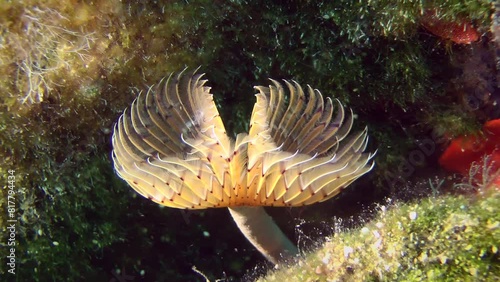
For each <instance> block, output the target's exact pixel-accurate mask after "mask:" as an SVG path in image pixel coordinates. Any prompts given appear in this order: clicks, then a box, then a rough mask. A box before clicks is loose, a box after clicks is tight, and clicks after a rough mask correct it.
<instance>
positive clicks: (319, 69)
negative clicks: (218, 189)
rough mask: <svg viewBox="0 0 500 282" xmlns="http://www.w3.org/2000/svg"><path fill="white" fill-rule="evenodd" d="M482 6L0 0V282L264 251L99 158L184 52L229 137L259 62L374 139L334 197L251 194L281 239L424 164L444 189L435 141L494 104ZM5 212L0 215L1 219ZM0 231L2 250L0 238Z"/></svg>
mask: <svg viewBox="0 0 500 282" xmlns="http://www.w3.org/2000/svg"><path fill="white" fill-rule="evenodd" d="M493 4H494V3H492V2H491V1H488V0H480V1H478V0H466V1H462V0H448V1H437V2H436V1H434V2H429V1H406V0H405V1H395V0H382V1H368V0H366V1H348V0H345V1H344V0H342V1H288V2H287V3H286V4H283V3H277V2H270V1H245V0H241V1H239V0H236V1H225V2H214V1H207V0H193V1H130V0H124V1H116V0H110V1H104V0H98V1H87V0H84V1H74V0H62V1H59V0H58V1H55V0H44V1H41V0H26V1H19V0H15V1H2V3H1V5H0V90H1V91H0V182H2V183H4V185H8V184H9V182H8V181H9V176H11V174H9V171H10V172H11V173H12V175H15V185H11V187H13V188H12V189H2V197H0V204H1V206H2V208H7V207H8V204H9V203H8V200H7V196H8V193H9V191H13V192H15V201H14V203H15V207H14V209H15V212H14V213H13V215H14V216H15V217H17V225H16V231H17V233H16V249H15V255H16V264H17V270H19V271H18V272H17V273H16V276H7V277H8V279H10V278H12V279H15V280H18V281H25V280H33V281H63V280H64V281H78V280H91V279H94V280H97V281H108V280H110V279H115V280H119V279H121V278H123V277H122V276H125V277H129V276H133V277H134V278H135V279H136V280H139V279H144V280H149V281H186V280H196V279H201V278H200V276H199V274H198V273H196V272H194V271H193V270H192V267H193V266H196V268H197V269H198V270H199V271H201V272H203V273H204V274H205V275H206V276H207V277H208V278H210V279H217V278H224V279H227V280H238V279H240V278H241V277H243V276H245V273H246V272H247V271H248V272H254V271H255V272H259V271H263V270H262V269H265V268H267V267H268V266H269V264H268V262H267V261H266V260H265V259H264V258H263V257H262V255H261V254H260V253H259V252H258V251H256V250H255V248H253V247H252V246H251V244H250V243H248V242H247V241H246V240H245V239H244V238H243V236H242V235H240V233H239V231H238V230H237V228H236V226H235V225H234V224H227V223H228V222H231V220H232V219H231V218H230V216H229V215H228V213H227V211H225V210H223V209H206V210H202V211H185V210H176V209H167V208H162V207H161V206H159V205H157V204H155V203H153V202H151V201H144V200H143V199H142V198H141V197H139V196H138V194H137V193H135V192H134V191H133V190H132V189H130V188H129V187H128V185H127V184H126V183H124V182H123V181H121V180H120V179H119V178H118V177H117V176H116V175H115V173H114V172H113V161H112V157H111V152H112V144H111V137H112V133H113V128H114V124H115V122H116V120H117V119H118V118H119V116H120V115H121V114H122V111H123V109H125V108H126V107H127V106H128V105H130V104H131V103H132V101H133V100H134V99H136V98H137V97H138V96H139V95H141V97H143V96H144V95H145V92H146V91H147V90H148V89H149V88H150V87H151V85H155V84H156V83H157V82H158V81H160V80H161V79H162V78H164V77H165V75H167V74H169V73H172V72H174V71H177V70H180V69H184V68H185V67H188V68H189V69H194V68H196V67H198V66H200V65H201V66H204V67H207V69H205V71H206V72H207V75H206V77H207V79H209V80H210V84H211V86H213V89H214V90H216V91H214V96H213V101H214V103H215V105H216V107H217V110H218V112H219V114H220V116H221V119H222V120H223V121H224V128H225V130H226V133H227V136H228V138H232V139H233V140H236V137H237V136H238V134H239V133H242V132H249V127H250V124H249V121H250V118H251V115H252V110H253V107H252V106H253V105H254V104H255V101H256V100H255V96H254V94H255V93H254V92H252V86H253V85H267V83H268V82H267V81H266V78H268V77H273V78H275V79H276V81H282V79H285V80H288V81H290V80H291V79H295V80H297V81H301V82H307V83H310V84H311V85H313V86H314V87H316V88H318V89H321V90H322V91H323V95H324V96H323V99H325V100H327V99H328V98H330V99H331V98H333V97H335V98H338V99H339V100H340V101H342V103H343V104H344V106H348V107H349V108H352V109H353V112H354V113H356V114H355V115H353V116H352V119H353V120H354V122H353V127H352V129H351V130H352V132H362V131H363V127H364V126H367V127H368V128H370V142H369V143H368V144H367V147H366V151H367V152H373V151H375V149H376V148H378V151H377V159H376V161H377V166H376V169H373V170H372V171H371V173H370V174H368V175H365V176H364V177H361V178H359V179H358V180H356V181H355V182H354V183H352V184H351V185H350V188H349V189H346V190H345V191H344V192H343V193H340V194H339V195H338V198H337V197H336V199H330V200H328V201H325V202H323V203H318V204H315V205H311V206H305V207H300V208H299V207H298V208H291V209H289V208H280V209H273V208H266V212H267V213H269V214H270V215H272V217H273V219H274V221H275V222H276V224H277V225H279V226H280V228H281V230H282V231H283V233H284V234H285V235H286V236H287V237H288V238H290V241H291V242H293V243H295V242H297V241H298V240H299V234H302V233H304V232H305V233H307V232H309V231H311V230H310V229H308V228H306V227H303V228H296V227H295V226H296V224H297V221H300V222H302V221H304V222H307V225H312V226H315V227H317V226H318V225H320V224H321V222H323V221H325V220H328V219H331V218H334V217H343V218H350V217H352V216H355V215H356V214H358V212H359V210H360V209H363V205H366V206H371V205H373V204H375V203H376V202H379V201H383V199H384V198H385V197H388V196H390V197H392V198H402V199H410V198H412V197H414V196H415V195H417V196H418V197H424V196H429V195H430V194H432V193H430V192H429V188H428V187H427V188H426V186H425V185H420V183H423V182H427V179H430V178H432V179H437V178H439V179H441V178H444V177H447V178H446V179H448V178H452V177H454V179H455V181H454V182H452V181H445V184H443V186H446V187H442V188H443V189H446V190H447V191H448V190H451V191H455V190H453V183H462V180H461V177H465V178H468V176H467V175H461V174H457V175H453V174H452V172H448V171H445V170H444V169H442V168H441V167H440V165H439V162H438V159H439V156H440V155H441V153H442V152H443V151H444V150H445V149H446V147H447V146H448V142H449V141H451V140H452V139H453V138H455V137H457V136H465V135H470V134H471V133H474V132H478V131H479V130H480V128H481V125H483V124H485V123H486V122H488V121H491V120H495V119H498V118H500V110H499V105H500V97H499V94H498V93H499V92H498V81H500V79H498V77H499V76H498V71H497V69H498V66H500V65H498V64H495V62H498V61H499V58H498V55H497V54H498V52H497V50H498V48H499V47H498V46H500V45H499V44H498V42H500V40H498V38H499V37H498V30H499V28H498V26H499V24H498V22H499V21H498V18H499V17H498V16H494V14H493V13H494V12H495V11H498V7H496V8H495V7H494V6H493ZM427 10H433V11H435V15H434V16H435V17H436V18H437V19H439V21H440V22H446V23H453V24H458V25H463V26H467V27H471V28H472V29H473V30H475V31H477V35H478V38H477V41H471V42H470V43H469V44H458V43H455V42H453V40H452V39H453V38H451V37H450V36H449V35H446V34H444V35H443V34H436V33H433V32H432V31H431V30H429V28H428V27H427V28H426V27H425V26H424V25H425V23H423V22H422V20H423V15H424V14H425V11H427ZM492 15H493V17H492ZM472 29H471V30H472ZM473 39H474V38H473ZM450 41H451V42H450ZM208 66H209V67H208ZM304 88H305V87H304ZM141 92H144V93H143V94H140V93H141ZM257 92H258V90H257ZM332 101H334V100H332ZM333 104H335V103H333ZM345 141H347V140H345ZM429 141H431V142H429ZM422 144H426V146H427V147H424V146H422ZM429 144H432V145H433V146H432V147H431V146H429ZM422 148H427V149H429V148H430V149H429V150H427V149H425V150H423V149H422ZM415 152H417V154H416V153H415ZM418 152H420V153H418ZM417 155H418V156H422V155H423V156H424V157H423V158H421V159H415V158H414V156H417ZM490 159H491V158H490ZM415 160H417V161H415ZM388 174H390V175H392V176H394V177H393V178H392V179H393V180H394V181H388V179H387V177H386V176H387V175H388ZM469 174H470V173H469ZM5 183H7V184H5ZM464 183H468V181H465V182H464ZM393 184H394V185H393ZM471 185H476V183H475V182H474V181H473V182H471ZM450 197H451V196H450ZM9 215H10V213H8V212H1V213H0V226H1V227H2V231H5V232H3V233H2V234H8V233H7V232H6V231H7V230H6V227H7V221H6V220H7V216H9ZM364 216H365V217H366V218H369V217H370V214H364ZM311 229H312V231H311V232H314V228H311ZM301 232H302V233H301ZM236 234H237V235H236ZM313 237H314V238H313ZM213 238H218V240H213ZM322 238H324V234H323V235H320V234H318V236H316V237H315V236H311V241H321V240H322ZM0 245H1V246H2V248H0V256H1V257H6V256H7V253H6V252H8V251H10V250H8V249H7V248H6V247H7V241H6V240H5V239H4V238H3V239H2V240H1V241H0ZM310 245H314V243H313V242H311V244H310ZM299 247H300V248H303V246H301V244H299ZM172 254H175V256H173V255H172ZM2 265H3V264H2ZM257 266H260V267H257ZM256 267H257V270H255V269H256ZM6 270H7V268H4V267H2V268H0V275H1V276H2V278H3V277H4V276H5V274H8V273H7V272H6ZM250 274H251V273H249V274H248V275H250ZM250 276H251V275H250Z"/></svg>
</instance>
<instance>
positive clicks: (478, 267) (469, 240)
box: [258, 191, 500, 281]
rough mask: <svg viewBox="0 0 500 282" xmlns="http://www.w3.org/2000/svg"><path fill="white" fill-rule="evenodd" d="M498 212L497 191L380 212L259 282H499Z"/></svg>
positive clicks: (432, 199) (399, 205)
mask: <svg viewBox="0 0 500 282" xmlns="http://www.w3.org/2000/svg"><path fill="white" fill-rule="evenodd" d="M499 207H500V193H499V192H498V191H490V192H488V193H487V194H486V195H482V196H478V197H477V198H473V199H471V198H470V196H468V197H467V196H441V197H438V198H428V199H422V200H420V201H419V202H416V203H409V204H403V203H399V204H395V205H392V206H390V207H388V208H386V207H385V206H381V207H380V208H379V210H378V215H377V217H375V218H374V219H373V220H372V221H371V222H369V223H367V224H366V225H365V226H363V227H361V228H359V229H356V230H352V231H349V232H342V233H339V234H335V235H334V236H332V237H329V238H327V239H326V242H327V243H325V244H324V245H323V246H321V247H320V248H319V249H318V250H316V251H314V252H312V253H308V254H306V255H304V256H303V258H301V259H300V261H299V262H298V263H297V265H292V266H289V267H285V268H284V269H282V270H278V271H273V272H271V273H269V274H268V275H266V276H265V277H263V278H261V279H259V280H258V281H285V280H287V281H416V280H432V281H456V280H461V281H496V280H497V279H499V278H500V276H499V273H500V252H499V249H498V248H499V246H498V242H499V241H500V216H499V210H498V209H499Z"/></svg>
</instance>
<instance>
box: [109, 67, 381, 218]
mask: <svg viewBox="0 0 500 282" xmlns="http://www.w3.org/2000/svg"><path fill="white" fill-rule="evenodd" d="M202 76H203V74H197V73H196V71H194V72H192V73H186V70H184V71H183V72H181V73H178V74H172V75H170V76H169V77H168V78H167V79H166V81H165V82H163V81H162V82H160V83H159V84H157V85H156V86H154V87H152V88H151V89H149V91H147V93H146V94H140V95H139V96H138V97H137V99H136V100H135V101H134V102H133V103H132V106H131V107H130V109H128V110H125V111H124V113H123V114H122V115H121V116H120V118H119V120H118V122H117V124H116V126H115V129H114V133H113V138H112V142H113V154H112V157H113V161H114V166H115V170H116V171H117V173H118V175H119V176H120V177H121V178H123V179H124V180H125V181H127V182H128V183H129V184H130V185H131V186H132V187H133V188H134V189H135V190H136V191H137V192H138V193H139V194H141V195H142V196H144V197H146V198H149V199H151V200H153V201H155V202H157V203H159V204H162V205H165V206H169V207H174V208H189V209H204V208H209V207H231V206H292V207H293V206H303V205H308V204H312V203H315V202H321V201H325V200H328V199H330V198H332V197H333V196H335V195H337V194H338V193H339V192H340V191H342V189H343V188H345V187H346V186H347V185H349V184H350V183H351V182H353V181H354V180H356V179H357V178H358V177H360V176H361V175H363V174H365V173H367V172H368V171H370V170H371V169H372V168H373V161H371V159H372V157H373V155H374V154H372V153H363V151H364V150H365V148H366V145H367V143H368V136H367V129H366V128H365V129H364V130H363V131H361V132H359V133H353V134H349V132H350V130H351V126H352V123H353V116H352V113H350V114H349V115H345V112H344V108H343V107H342V104H341V103H340V102H339V101H338V100H334V101H332V100H331V99H330V98H326V99H323V96H322V95H321V93H320V92H319V91H318V90H314V89H312V88H311V87H310V86H307V88H306V89H305V90H304V89H303V88H302V87H301V86H300V85H299V84H298V83H297V82H295V81H291V82H289V81H286V80H285V81H284V84H285V87H283V86H282V85H281V84H280V83H279V82H277V81H275V80H271V82H272V85H270V86H269V87H264V86H257V87H255V88H256V89H257V90H258V91H259V93H257V94H256V96H257V102H256V104H255V106H254V109H253V112H252V117H251V120H250V129H249V133H248V134H239V135H238V136H237V137H236V140H231V139H230V138H229V137H228V136H227V134H226V131H225V129H224V124H223V123H222V119H221V117H220V116H219V112H218V110H217V107H216V105H215V103H214V101H213V97H212V94H211V93H210V87H207V86H205V83H206V80H204V79H202ZM335 111H336V113H335Z"/></svg>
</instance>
